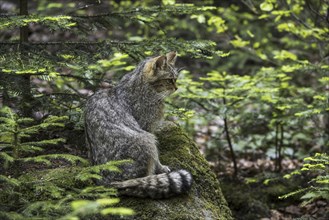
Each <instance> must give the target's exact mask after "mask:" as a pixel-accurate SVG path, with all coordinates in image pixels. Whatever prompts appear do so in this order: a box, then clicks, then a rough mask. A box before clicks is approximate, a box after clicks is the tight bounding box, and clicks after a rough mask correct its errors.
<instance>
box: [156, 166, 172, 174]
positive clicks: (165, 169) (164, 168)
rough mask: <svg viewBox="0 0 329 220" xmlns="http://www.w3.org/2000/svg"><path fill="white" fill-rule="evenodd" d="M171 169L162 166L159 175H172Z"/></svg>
mask: <svg viewBox="0 0 329 220" xmlns="http://www.w3.org/2000/svg"><path fill="white" fill-rule="evenodd" d="M170 171H171V170H170V168H169V167H168V166H164V165H161V166H160V169H159V173H170Z"/></svg>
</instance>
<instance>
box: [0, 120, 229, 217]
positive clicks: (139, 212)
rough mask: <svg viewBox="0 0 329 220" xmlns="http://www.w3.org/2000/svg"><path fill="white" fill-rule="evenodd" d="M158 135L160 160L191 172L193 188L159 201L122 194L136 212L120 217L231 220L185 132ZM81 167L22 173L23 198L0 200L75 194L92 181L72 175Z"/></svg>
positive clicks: (169, 128) (125, 203)
mask: <svg viewBox="0 0 329 220" xmlns="http://www.w3.org/2000/svg"><path fill="white" fill-rule="evenodd" d="M157 136H158V141H159V151H160V161H161V162H162V164H164V165H168V166H169V167H170V168H171V169H172V170H178V169H186V170H188V171H190V172H191V174H192V175H193V179H194V182H193V185H192V189H191V191H190V192H189V193H188V194H184V195H179V196H177V197H172V198H169V199H161V200H153V199H141V198H132V197H123V198H121V201H120V203H119V206H121V207H127V208H131V209H133V210H134V211H135V215H134V216H131V217H124V218H123V219H141V220H142V219H145V220H148V219H157V220H161V219H214V220H217V219H232V215H231V211H230V209H229V208H228V206H227V203H226V201H225V199H224V197H223V194H222V192H221V189H220V185H219V182H218V180H217V178H216V176H215V175H214V173H213V172H212V171H211V170H210V168H209V165H208V163H207V161H206V160H205V159H204V157H203V156H202V155H201V154H200V152H199V149H198V148H197V146H196V145H195V143H194V142H193V141H191V139H190V138H189V137H188V136H187V134H186V133H184V132H183V131H182V130H181V129H180V128H179V127H176V126H167V127H166V128H164V129H162V130H161V132H159V133H157ZM81 169H82V168H81V167H75V166H73V167H61V168H55V169H50V170H40V171H32V172H29V173H25V174H23V175H21V176H20V177H19V178H18V179H19V181H20V182H21V183H22V185H20V186H19V187H17V189H16V190H15V191H16V192H17V193H18V192H20V195H23V197H21V196H20V197H16V198H14V197H15V196H13V195H11V193H10V192H8V194H2V195H1V196H0V200H2V201H8V202H11V203H15V204H17V205H18V206H17V208H18V207H19V206H20V203H21V202H20V201H22V200H24V201H30V202H36V201H43V200H56V199H57V198H61V197H62V196H63V195H67V194H70V192H72V193H74V190H75V189H82V188H84V187H87V186H88V185H89V186H90V185H93V183H92V182H91V181H89V182H84V183H82V182H79V181H77V180H76V179H75V178H74V177H75V176H76V175H77V174H78V173H79V172H80V171H81ZM62 189H65V190H64V191H62ZM9 200H10V201H9ZM0 204H1V203H0ZM67 208H68V209H69V207H67ZM67 211H69V210H58V213H57V214H59V215H62V214H65V212H67ZM100 218H101V219H115V218H116V217H115V216H99V215H97V216H94V218H93V219H100ZM120 219H122V218H120Z"/></svg>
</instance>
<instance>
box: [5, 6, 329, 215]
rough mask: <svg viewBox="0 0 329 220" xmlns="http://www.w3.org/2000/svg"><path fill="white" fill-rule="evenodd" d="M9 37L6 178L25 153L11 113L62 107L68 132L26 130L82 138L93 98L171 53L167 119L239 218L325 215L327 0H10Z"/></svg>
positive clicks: (79, 147) (43, 116)
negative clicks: (181, 130)
mask: <svg viewBox="0 0 329 220" xmlns="http://www.w3.org/2000/svg"><path fill="white" fill-rule="evenodd" d="M0 41H1V42H0V98H1V99H0V107H10V108H11V109H12V111H13V112H12V113H10V110H8V109H7V108H6V110H3V111H2V115H1V116H2V119H1V120H2V122H4V123H3V124H2V127H0V128H1V130H0V134H2V136H1V137H0V153H1V155H0V156H1V157H0V158H1V160H2V161H4V163H3V164H6V168H5V167H3V168H2V169H0V170H1V171H2V172H1V173H3V174H4V175H3V179H5V176H6V175H7V177H8V173H10V172H9V171H8V164H9V163H14V161H17V159H18V158H17V157H18V155H15V159H14V160H13V159H11V158H9V157H8V156H10V155H13V149H15V148H13V147H12V146H14V145H13V144H12V141H11V140H13V139H15V138H14V136H12V138H8V137H9V136H10V134H8V129H7V130H6V129H5V128H8V126H9V125H6V126H4V125H5V124H6V123H10V122H9V121H8V120H7V119H6V118H10V117H11V119H12V120H13V115H15V117H16V119H15V120H16V122H15V123H17V124H19V123H22V124H24V123H25V122H27V121H28V122H29V123H30V122H32V121H31V120H32V119H33V121H34V123H35V124H38V123H39V124H40V123H45V122H44V120H47V119H48V120H49V117H50V116H60V117H64V116H65V117H67V121H66V123H65V129H64V130H62V131H61V132H60V133H59V132H58V130H55V131H53V130H51V131H49V132H48V133H47V134H43V136H47V137H42V138H39V136H40V135H39V136H33V135H32V134H29V136H24V137H23V138H37V139H38V141H42V140H43V139H45V138H48V139H49V140H52V139H55V138H62V137H64V138H65V137H70V136H71V135H72V133H74V134H76V132H77V133H79V132H80V134H82V133H83V105H84V102H85V100H86V99H87V97H88V96H90V95H91V94H92V93H93V92H94V91H95V90H97V89H99V88H108V87H112V86H113V85H115V83H116V82H117V81H118V79H120V77H122V76H123V74H124V73H126V72H129V71H130V70H132V69H133V68H134V66H135V65H136V64H137V63H138V62H139V61H140V60H143V59H144V58H145V57H147V56H153V55H159V54H163V53H166V52H169V51H174V50H175V51H177V52H178V54H179V59H178V63H177V66H178V67H184V71H183V72H182V73H181V75H180V77H179V90H178V91H177V92H176V93H175V94H174V95H173V96H172V97H171V98H169V99H168V100H167V107H168V108H167V112H166V113H167V119H169V120H173V121H175V122H177V123H179V124H180V125H181V126H184V127H185V129H186V130H187V131H188V132H189V134H190V135H191V136H192V137H193V138H194V140H195V141H196V142H197V144H198V145H199V146H200V151H201V152H202V153H203V154H204V155H205V157H206V158H207V160H208V161H209V163H210V164H211V165H212V166H213V169H214V171H215V172H216V173H217V174H218V177H219V178H220V179H221V180H222V188H223V192H224V194H226V199H227V200H228V202H229V205H230V208H231V209H232V211H233V212H234V213H235V217H236V218H237V219H258V218H265V217H267V218H270V217H272V219H281V218H284V217H287V216H288V217H287V218H293V217H303V216H304V217H305V216H306V217H310V218H311V219H312V218H314V219H318V218H323V219H326V218H329V210H328V208H326V206H328V200H329V168H328V167H329V159H328V156H327V154H326V153H328V151H329V104H328V102H329V1H328V0H242V1H235V0H233V1H215V0H205V1H179V0H162V1H160V0H158V1H156V0H146V1H115V0H84V1H60V0H57V1H51V2H49V1H46V0H39V1H36V0H35V1H27V0H16V1H15V0H11V1H6V0H4V1H1V2H0ZM9 115H11V116H9ZM20 117H21V118H23V119H22V120H21V121H17V120H19V118H20ZM24 118H30V119H31V120H30V119H24ZM6 120H7V121H6ZM25 126H26V127H28V126H27V125H25ZM63 126H64V125H63ZM23 127H24V126H23ZM6 132H7V133H6ZM5 134H6V135H5ZM23 134H24V132H23ZM10 137H11V136H10ZM60 140H61V142H62V141H63V140H62V139H60ZM34 141H37V140H34ZM8 143H11V144H8ZM56 143H57V142H56ZM46 144H47V143H46V142H43V144H39V145H40V146H43V145H46ZM8 146H9V147H8ZM17 146H18V145H17ZM65 146H66V147H64V148H65V153H70V154H72V155H74V154H78V155H83V154H84V152H85V149H84V143H83V140H82V141H81V140H80V142H79V141H78V140H76V141H72V140H67V142H66V145H65ZM28 149H29V150H27V151H26V152H28V153H30V154H32V153H33V155H32V156H37V155H36V154H35V152H36V150H35V149H30V148H28ZM16 151H17V149H16ZM46 151H47V153H49V151H53V149H51V148H50V150H49V149H48V150H46ZM11 153H12V154H11ZM5 154H6V155H5ZM29 156H30V157H31V155H29ZM304 159H305V160H304ZM303 160H304V162H303ZM3 184H4V185H6V184H8V181H5V180H3ZM252 189H254V190H252ZM279 196H281V197H280V198H281V199H279ZM300 197H301V198H302V200H304V203H303V204H302V205H303V206H298V205H300V201H299V200H298V199H299V198H300ZM283 198H286V199H283ZM287 198H288V199H287ZM294 205H295V206H294ZM314 210H317V211H314ZM2 211H8V210H2ZM249 215H250V217H248V216H249ZM242 216H243V217H242ZM306 217H305V218H306Z"/></svg>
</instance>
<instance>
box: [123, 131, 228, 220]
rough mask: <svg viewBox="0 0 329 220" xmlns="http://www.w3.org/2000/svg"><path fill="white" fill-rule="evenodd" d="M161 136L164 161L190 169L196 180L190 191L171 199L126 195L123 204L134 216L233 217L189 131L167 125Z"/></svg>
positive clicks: (174, 217)
mask: <svg viewBox="0 0 329 220" xmlns="http://www.w3.org/2000/svg"><path fill="white" fill-rule="evenodd" d="M157 137H158V141H159V151H160V161H161V163H162V164H164V165H168V166H169V167H170V168H171V169H172V170H178V169H186V170H188V171H190V172H191V173H192V175H193V179H194V183H193V186H192V189H191V191H190V192H189V193H188V194H186V195H180V196H177V197H173V198H169V199H164V200H152V199H139V198H123V199H122V201H121V203H120V205H121V206H125V207H129V208H132V209H134V210H135V212H136V215H135V216H134V217H133V218H132V219H160V220H161V219H216V220H217V219H223V220H224V219H225V220H226V219H232V216H231V211H230V209H229V208H228V206H227V203H226V201H225V199H224V197H223V194H222V192H221V189H220V185H219V182H218V180H217V178H216V176H215V174H214V173H213V172H212V171H211V170H210V168H209V165H208V163H207V161H206V160H205V159H204V157H203V156H202V155H201V154H200V152H199V149H198V148H197V146H196V145H195V143H194V142H193V141H192V140H191V139H190V138H189V137H188V136H187V135H186V133H185V132H183V131H182V130H181V129H180V128H179V127H176V126H167V127H166V128H164V129H162V130H161V131H160V132H158V133H157Z"/></svg>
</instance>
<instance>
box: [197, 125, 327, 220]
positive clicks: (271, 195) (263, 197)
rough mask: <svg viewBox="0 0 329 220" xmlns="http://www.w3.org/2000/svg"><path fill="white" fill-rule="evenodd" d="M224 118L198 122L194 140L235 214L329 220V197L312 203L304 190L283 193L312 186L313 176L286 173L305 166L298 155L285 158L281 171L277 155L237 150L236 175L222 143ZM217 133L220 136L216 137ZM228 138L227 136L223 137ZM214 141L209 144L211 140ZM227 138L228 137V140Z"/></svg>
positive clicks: (254, 218) (270, 219)
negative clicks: (202, 125) (304, 196)
mask: <svg viewBox="0 0 329 220" xmlns="http://www.w3.org/2000/svg"><path fill="white" fill-rule="evenodd" d="M220 127H221V126H220V122H214V124H213V125H210V126H205V127H201V126H196V127H195V129H194V130H195V131H199V132H197V133H194V135H193V136H194V141H195V142H196V144H197V145H198V146H199V148H200V151H201V153H202V154H203V155H205V157H206V159H207V160H208V162H209V164H210V166H211V167H212V168H213V170H214V172H215V173H216V175H217V176H218V179H219V181H220V183H221V189H222V192H223V194H224V196H225V198H226V200H227V202H228V205H229V207H230V209H231V210H232V213H233V216H234V218H235V219H237V220H258V219H259V220H292V219H296V220H297V219H298V220H329V203H328V201H327V200H315V201H312V202H309V203H305V201H303V200H301V196H303V193H301V194H297V195H294V196H291V197H288V198H285V199H283V198H282V199H280V198H279V197H280V196H283V195H286V194H288V193H291V192H294V191H296V190H299V189H302V188H306V187H308V186H309V185H308V183H309V182H310V180H311V179H312V177H310V176H307V175H294V176H293V177H292V178H291V179H286V178H284V175H285V174H289V173H291V172H292V171H294V170H296V169H297V168H300V167H301V166H302V164H303V163H302V161H300V160H297V159H283V160H282V163H281V170H280V172H276V171H275V170H276V166H275V162H274V160H273V159H271V158H268V157H267V156H266V155H265V153H263V152H261V151H257V150H252V151H249V152H241V151H239V152H236V154H237V155H236V157H237V159H236V162H237V168H238V174H237V175H236V176H235V175H234V166H233V163H232V160H231V154H230V152H228V151H227V150H225V149H223V146H222V147H211V146H212V145H214V143H213V142H212V140H213V139H216V140H217V141H215V146H221V144H220V141H218V137H216V135H215V134H220V133H222V132H220V130H219V129H220ZM214 137H216V138H214ZM219 139H221V140H225V136H221V137H219ZM211 142H212V145H210V146H209V143H211ZM224 142H225V141H224Z"/></svg>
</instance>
